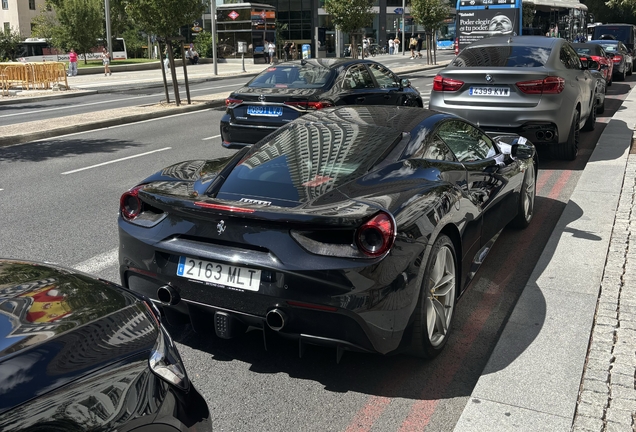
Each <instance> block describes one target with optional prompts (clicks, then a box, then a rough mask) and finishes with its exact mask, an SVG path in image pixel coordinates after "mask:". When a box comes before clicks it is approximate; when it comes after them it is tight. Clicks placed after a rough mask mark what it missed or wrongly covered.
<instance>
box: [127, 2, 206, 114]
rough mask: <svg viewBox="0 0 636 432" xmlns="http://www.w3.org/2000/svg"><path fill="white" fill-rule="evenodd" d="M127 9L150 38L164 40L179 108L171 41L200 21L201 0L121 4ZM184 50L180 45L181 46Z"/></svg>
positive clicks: (202, 7) (165, 85)
mask: <svg viewBox="0 0 636 432" xmlns="http://www.w3.org/2000/svg"><path fill="white" fill-rule="evenodd" d="M122 2H123V3H124V8H125V10H126V12H127V14H128V16H129V17H130V18H132V19H133V20H134V22H135V23H136V24H137V25H138V26H139V28H141V30H143V31H145V32H146V33H147V34H150V35H156V36H158V37H159V38H160V39H163V40H165V43H166V45H167V48H168V49H167V52H168V58H169V61H170V72H171V74H172V84H173V88H174V98H175V100H176V102H177V105H179V103H180V100H179V87H178V86H177V75H176V73H175V69H174V55H173V53H172V41H171V39H170V38H171V37H174V36H177V35H178V34H179V28H181V27H182V26H184V25H186V24H190V23H192V22H194V21H195V20H198V19H199V17H201V14H202V13H203V12H204V11H205V5H204V4H203V3H202V2H201V0H179V1H174V0H122ZM179 45H180V46H181V44H179ZM167 85H168V84H167V82H166V81H164V87H165V89H166V97H167V95H168V87H167Z"/></svg>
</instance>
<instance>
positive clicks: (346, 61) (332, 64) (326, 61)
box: [276, 58, 380, 69]
mask: <svg viewBox="0 0 636 432" xmlns="http://www.w3.org/2000/svg"><path fill="white" fill-rule="evenodd" d="M356 63H367V64H380V63H378V62H374V61H371V60H366V59H365V60H362V59H351V58H312V59H302V60H290V61H286V62H281V63H277V64H276V67H280V66H294V65H296V66H304V65H310V66H313V67H324V68H327V69H338V68H340V67H342V66H349V65H351V64H356Z"/></svg>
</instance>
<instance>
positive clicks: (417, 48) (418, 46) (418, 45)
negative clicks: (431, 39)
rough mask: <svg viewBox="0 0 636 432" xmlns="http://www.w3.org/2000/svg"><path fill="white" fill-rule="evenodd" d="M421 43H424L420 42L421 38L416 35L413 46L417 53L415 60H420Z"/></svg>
mask: <svg viewBox="0 0 636 432" xmlns="http://www.w3.org/2000/svg"><path fill="white" fill-rule="evenodd" d="M422 42H424V41H423V40H422V36H420V35H419V34H418V35H417V45H416V46H415V51H416V52H417V58H422V53H421V51H422Z"/></svg>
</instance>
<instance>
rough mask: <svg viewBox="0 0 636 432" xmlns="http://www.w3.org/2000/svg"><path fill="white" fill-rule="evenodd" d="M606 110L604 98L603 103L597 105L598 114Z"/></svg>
mask: <svg viewBox="0 0 636 432" xmlns="http://www.w3.org/2000/svg"><path fill="white" fill-rule="evenodd" d="M604 112H605V98H603V103H602V104H600V105H598V106H597V107H596V114H603V113H604Z"/></svg>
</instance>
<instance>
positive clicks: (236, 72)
mask: <svg viewBox="0 0 636 432" xmlns="http://www.w3.org/2000/svg"><path fill="white" fill-rule="evenodd" d="M386 57H387V58H388V56H386ZM374 59H376V60H378V61H380V62H382V60H383V59H382V56H380V58H374ZM448 62H449V60H443V61H438V63H437V65H427V64H425V63H423V62H420V63H418V64H408V65H406V66H403V67H398V68H393V67H392V68H391V70H393V72H395V73H397V74H398V75H399V74H404V73H408V72H416V71H421V70H427V69H434V68H439V67H440V66H443V65H446V64H448ZM268 66H269V65H265V64H254V63H253V62H248V61H247V60H246V61H245V65H243V64H242V62H241V61H240V60H238V61H232V60H231V61H228V62H223V63H218V64H217V71H216V72H217V74H215V73H214V65H213V64H212V63H201V64H198V65H189V66H188V67H187V75H188V82H189V83H190V84H194V83H200V82H206V81H215V80H221V79H223V78H227V77H229V76H231V77H237V76H245V81H246V82H247V81H248V80H249V79H251V77H252V76H255V75H257V74H258V73H260V72H261V71H262V70H263V69H265V68H266V67H268ZM243 68H244V69H245V72H243ZM112 69H113V74H112V75H109V76H104V74H103V73H97V74H91V75H77V76H74V77H69V78H68V84H69V87H70V90H68V91H51V90H47V91H26V92H22V93H23V94H21V95H19V96H13V97H6V98H0V106H2V105H5V104H12V103H24V102H26V101H29V100H34V101H36V100H37V101H41V100H48V99H54V98H67V97H75V96H81V95H85V94H94V93H108V92H126V91H130V90H133V89H145V88H155V90H154V91H156V92H158V93H160V92H161V91H162V89H163V76H162V74H161V69H159V64H157V69H151V70H138V71H125V72H117V71H116V66H113V67H112ZM175 72H176V75H177V82H178V83H179V89H180V92H181V93H183V92H184V91H185V85H184V73H183V67H176V68H175ZM166 79H167V80H168V93H169V97H170V101H171V103H166V102H165V101H162V102H159V103H155V104H151V105H141V106H134V107H129V108H116V109H109V110H102V111H96V112H92V113H86V114H81V115H73V116H66V117H58V118H55V119H51V120H50V121H47V122H42V121H33V122H25V123H17V124H13V125H8V126H0V147H3V146H8V145H15V144H20V143H25V142H30V141H35V140H40V139H45V138H51V137H55V136H60V135H66V134H69V133H76V132H84V131H88V130H93V129H99V128H102V127H110V126H115V125H120V124H125V123H132V122H138V121H142V120H148V119H151V118H158V117H164V116H169V115H174V114H179V113H184V112H190V111H197V110H203V109H207V108H211V107H218V106H223V104H224V101H225V98H226V97H227V96H228V94H229V93H228V91H227V90H225V91H223V92H219V93H214V94H206V95H202V96H199V95H198V96H196V97H193V98H191V102H192V104H190V105H188V104H187V100H186V99H185V97H182V100H181V103H182V104H181V106H179V107H177V106H176V104H175V103H174V90H173V88H172V80H171V77H170V73H169V72H168V74H167V76H166ZM160 97H161V98H163V94H162V96H160Z"/></svg>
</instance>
